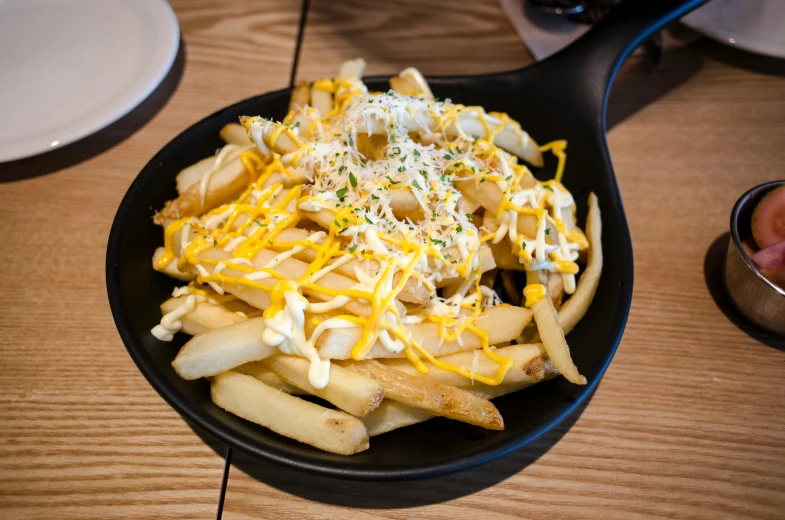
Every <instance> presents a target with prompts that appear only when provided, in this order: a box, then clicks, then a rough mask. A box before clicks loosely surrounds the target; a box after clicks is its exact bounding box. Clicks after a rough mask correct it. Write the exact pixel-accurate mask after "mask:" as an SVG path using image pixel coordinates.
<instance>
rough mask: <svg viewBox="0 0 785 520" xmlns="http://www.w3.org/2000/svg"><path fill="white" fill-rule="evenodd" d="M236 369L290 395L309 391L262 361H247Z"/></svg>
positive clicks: (303, 393)
mask: <svg viewBox="0 0 785 520" xmlns="http://www.w3.org/2000/svg"><path fill="white" fill-rule="evenodd" d="M234 371H235V372H239V373H241V374H245V375H247V376H251V377H255V378H256V379H258V380H259V381H261V382H262V383H264V384H266V385H267V386H270V387H272V388H275V389H276V390H280V391H281V392H286V393H287V394H289V395H305V394H307V393H308V392H305V391H303V390H300V389H299V388H297V387H296V386H294V385H290V384H289V383H287V382H286V381H284V380H283V379H281V376H279V375H278V374H276V373H275V372H273V371H272V370H270V369H269V368H267V366H265V365H264V363H263V362H261V361H251V362H250V363H245V364H244V365H240V366H239V367H235V369H234Z"/></svg>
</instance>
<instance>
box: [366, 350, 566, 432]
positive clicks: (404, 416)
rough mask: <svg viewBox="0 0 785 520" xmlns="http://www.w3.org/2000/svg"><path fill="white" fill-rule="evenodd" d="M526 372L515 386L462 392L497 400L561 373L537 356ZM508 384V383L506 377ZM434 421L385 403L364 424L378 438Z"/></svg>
mask: <svg viewBox="0 0 785 520" xmlns="http://www.w3.org/2000/svg"><path fill="white" fill-rule="evenodd" d="M538 350H539V349H538ZM436 370H438V369H436ZM526 372H527V374H528V377H525V378H521V379H520V380H518V381H515V382H503V383H502V384H500V385H498V386H488V385H485V384H482V383H474V384H473V385H471V386H465V387H462V388H463V389H464V390H466V391H467V392H469V393H471V394H473V395H475V396H477V397H481V398H483V399H494V398H496V397H501V396H503V395H507V394H510V393H513V392H517V391H519V390H523V389H524V388H527V387H529V386H531V385H533V384H535V383H539V382H541V381H546V380H548V379H552V378H554V377H556V376H557V375H558V373H559V372H558V371H557V370H556V367H555V366H553V363H552V362H551V361H550V359H549V358H548V357H547V356H545V355H542V354H536V355H535V356H534V357H532V358H531V359H530V360H529V361H528V362H527V364H526ZM426 377H427V376H426ZM505 381H507V378H506V377H505ZM431 417H434V416H433V415H431V414H430V413H428V412H427V411H426V410H423V409H422V408H417V407H415V406H409V405H406V404H403V403H399V402H397V401H391V400H390V399H385V400H384V401H382V404H380V405H379V407H378V408H377V409H376V410H374V411H373V412H371V413H369V414H368V415H366V416H365V417H363V418H362V421H363V423H364V424H365V427H366V429H367V430H368V435H369V436H370V437H375V436H376V435H381V434H382V433H387V432H389V431H392V430H397V429H398V428H403V427H404V426H411V425H413V424H418V423H421V422H424V421H427V420H428V419H430V418H431Z"/></svg>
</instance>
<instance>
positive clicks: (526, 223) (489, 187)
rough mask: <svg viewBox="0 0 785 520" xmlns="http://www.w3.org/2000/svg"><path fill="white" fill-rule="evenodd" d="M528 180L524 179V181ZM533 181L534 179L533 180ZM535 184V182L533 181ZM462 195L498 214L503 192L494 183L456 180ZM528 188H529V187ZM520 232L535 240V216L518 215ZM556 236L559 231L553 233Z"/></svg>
mask: <svg viewBox="0 0 785 520" xmlns="http://www.w3.org/2000/svg"><path fill="white" fill-rule="evenodd" d="M525 179H527V178H526V177H524V180H525ZM532 179H533V178H532ZM531 182H534V181H531ZM453 184H455V187H456V188H458V189H459V190H460V191H461V193H462V194H464V195H465V196H467V197H469V198H471V199H472V200H476V201H477V202H479V203H480V204H481V205H482V207H484V208H485V209H486V211H488V212H490V213H491V214H494V215H495V214H496V211H497V210H498V209H499V205H500V204H501V202H502V195H504V193H503V192H502V190H501V189H500V188H499V187H498V186H497V185H496V183H493V182H483V183H480V184H477V182H476V181H475V179H474V178H470V179H465V180H457V179H456V180H455V182H454V183H453ZM527 187H528V186H527ZM517 222H518V226H517V227H518V232H519V233H521V234H522V235H524V236H526V237H529V238H533V237H534V236H536V235H537V217H536V216H535V215H518V221H517ZM552 232H553V233H554V235H553V236H556V234H555V233H556V232H558V230H554V231H552Z"/></svg>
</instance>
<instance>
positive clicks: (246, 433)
mask: <svg viewBox="0 0 785 520" xmlns="http://www.w3.org/2000/svg"><path fill="white" fill-rule="evenodd" d="M701 3H702V1H701V0H638V1H636V2H631V3H627V4H622V5H621V6H619V8H617V9H616V10H614V12H612V13H611V14H609V15H608V16H607V17H606V18H604V19H603V20H602V21H601V22H600V23H599V24H598V25H597V26H596V27H595V28H594V29H593V30H592V31H590V32H589V33H588V34H586V35H585V36H584V37H583V38H581V40H579V41H578V42H576V44H574V45H571V46H569V47H568V48H566V49H565V50H563V51H561V52H560V53H559V54H557V55H556V56H554V57H553V58H550V59H548V60H545V61H543V62H541V63H538V64H536V65H533V66H530V67H527V68H524V69H520V70H516V71H511V72H506V73H501V74H491V75H486V76H476V77H451V78H432V79H431V80H430V85H431V88H432V90H433V92H434V94H435V95H437V96H439V97H442V98H444V97H449V98H451V99H454V100H456V101H458V102H460V103H466V104H472V105H475V104H476V105H481V106H484V107H485V108H486V109H488V110H496V111H506V112H508V113H509V114H510V116H512V117H514V118H516V119H518V120H519V121H521V122H522V123H523V127H524V128H526V129H527V130H528V131H530V133H531V134H532V135H533V136H534V137H536V138H537V139H538V140H541V142H548V141H550V140H554V139H561V138H566V139H567V140H568V141H569V143H570V144H569V153H570V161H571V162H570V164H576V165H580V168H579V170H580V175H572V174H570V173H569V172H570V171H571V170H570V169H568V170H567V171H568V173H567V175H566V177H565V184H566V186H567V187H568V189H570V191H571V192H572V193H573V194H574V195H575V198H576V200H577V201H578V202H579V206H578V218H579V221H581V222H582V221H583V220H584V219H585V216H586V211H587V205H586V200H587V197H588V194H589V192H592V191H593V192H595V193H596V194H597V196H598V197H599V200H600V208H601V210H602V212H603V216H604V218H603V252H604V256H605V266H604V270H603V275H602V278H601V280H600V284H599V287H598V289H597V294H596V297H595V299H594V302H593V303H592V305H591V306H590V307H589V310H588V312H587V314H586V316H585V317H584V319H583V321H581V323H579V324H578V326H577V327H576V328H575V330H574V331H573V332H572V333H571V334H570V335H569V341H570V342H571V346H572V347H573V348H572V355H573V359H574V361H575V363H576V365H578V366H579V367H580V369H581V372H582V373H583V374H584V375H585V376H586V377H587V378H588V380H589V383H588V384H587V385H585V386H577V385H573V384H571V383H569V382H568V381H566V380H565V379H564V378H557V379H553V380H550V381H548V382H546V383H541V384H538V385H535V386H534V387H531V388H529V389H527V390H525V391H523V392H518V393H514V394H509V395H506V396H504V397H502V398H499V399H496V400H495V401H494V402H495V404H496V405H497V407H498V408H499V410H500V411H501V412H502V414H503V415H504V417H505V422H506V429H505V430H504V431H486V430H483V431H477V429H476V428H474V427H471V426H467V425H464V424H458V423H454V422H450V421H447V420H443V419H433V420H430V421H427V422H425V423H422V424H418V425H416V426H411V427H407V428H403V429H401V430H396V431H393V432H390V433H387V434H384V435H381V436H379V437H374V439H373V442H372V443H371V448H370V449H369V450H367V451H364V452H361V453H358V454H356V455H352V456H349V457H344V456H340V455H334V454H331V453H326V452H322V451H320V450H317V449H316V448H312V447H310V446H307V445H304V444H300V443H298V442H297V441H294V440H291V439H287V438H284V437H281V436H280V435H277V434H275V433H273V432H271V431H269V430H266V429H264V428H262V427H260V426H256V425H254V424H252V423H250V422H248V421H245V420H243V419H241V418H239V417H237V416H234V415H232V414H230V413H228V412H225V411H224V410H222V409H220V408H219V407H217V406H215V405H214V404H213V403H212V402H211V400H210V391H209V384H208V383H207V382H206V381H185V380H183V379H181V378H180V377H179V376H178V375H177V374H176V373H175V372H174V370H173V369H172V366H171V362H172V359H173V358H174V356H175V354H176V352H177V348H178V347H179V346H180V345H182V344H183V339H184V338H183V337H178V338H175V342H174V343H173V344H170V345H162V344H161V343H160V342H159V341H158V340H156V339H155V338H154V337H153V336H152V335H151V334H150V329H151V328H152V327H153V326H154V325H156V324H157V323H158V322H159V320H160V317H161V316H160V312H159V310H158V305H159V304H160V302H161V301H163V300H164V299H166V298H167V297H168V296H169V295H170V294H171V291H172V288H173V285H174V282H173V281H172V280H170V279H169V278H167V277H165V276H164V275H162V274H160V273H157V272H155V271H153V269H152V268H151V266H150V256H151V254H152V252H153V251H154V250H155V248H156V247H158V246H159V245H160V242H161V235H162V233H161V229H160V228H157V227H155V226H154V225H153V223H152V220H151V219H150V216H151V213H152V211H153V208H160V207H162V206H163V204H164V202H165V201H166V200H168V199H171V198H173V197H174V196H175V194H176V192H175V182H174V179H175V176H176V174H177V172H178V171H179V170H180V169H182V168H184V167H185V166H188V165H189V164H192V163H194V162H196V161H197V160H199V159H201V158H203V157H204V156H206V155H209V154H210V153H212V151H213V150H215V149H216V147H217V146H219V145H220V138H219V136H218V132H219V130H220V129H221V128H222V126H223V125H224V124H226V123H228V122H231V121H236V120H237V118H238V116H240V115H247V114H264V115H265V116H267V117H271V118H275V119H279V120H280V119H282V118H283V117H284V116H285V114H286V110H287V102H288V100H289V97H290V94H291V89H284V90H280V91H277V92H272V93H270V94H266V95H263V96H258V97H255V98H251V99H248V100H245V101H242V102H240V103H237V104H235V105H232V106H230V107H227V108H225V109H223V110H221V111H219V112H216V113H215V114H213V115H211V116H209V117H207V118H205V119H204V120H202V121H200V122H199V123H197V124H195V125H193V126H192V127H190V128H189V129H187V130H186V131H184V132H183V133H182V134H180V135H179V136H177V137H176V138H175V139H174V140H172V141H171V142H170V143H168V144H167V145H166V146H165V147H164V148H163V149H162V150H161V151H160V152H159V153H158V154H156V155H155V157H153V159H152V160H151V161H150V162H149V163H148V164H147V165H146V166H145V167H144V169H143V170H142V171H141V173H140V174H139V176H138V177H137V178H136V180H135V181H134V183H133V184H132V185H131V187H130V188H129V190H128V192H127V194H126V195H125V197H124V199H123V201H122V203H121V204H120V208H119V209H118V212H117V216H116V217H115V221H114V224H113V225H112V231H111V234H110V237H109V244H108V247H107V257H106V267H107V288H108V293H109V302H110V304H111V308H112V314H113V316H114V319H115V322H116V324H117V328H118V330H119V332H120V336H121V337H122V339H123V341H124V343H125V345H126V347H127V348H128V352H129V353H130V354H131V357H132V358H133V359H134V361H135V362H136V364H137V366H138V367H139V369H140V371H141V372H142V373H143V374H144V376H145V377H146V378H147V380H148V381H149V382H150V384H151V385H152V386H153V387H154V388H155V389H156V390H157V391H158V392H159V393H160V394H161V396H162V397H164V399H166V401H167V402H168V403H169V404H171V405H172V407H174V408H175V409H176V410H177V411H178V412H179V413H180V414H182V415H183V416H184V417H185V418H186V419H187V420H188V421H190V422H191V423H193V424H195V425H196V426H197V427H198V428H200V429H202V430H205V431H206V432H208V433H209V434H210V435H211V436H213V437H215V438H216V439H218V440H219V441H220V442H223V443H225V444H227V445H228V446H230V447H232V448H236V449H239V450H241V451H244V452H247V453H250V454H252V455H254V456H256V457H258V458H260V459H262V460H264V461H267V462H276V463H280V464H285V465H287V466H290V467H293V468H296V469H300V470H303V471H309V472H313V473H319V474H322V475H327V476H332V477H338V478H346V479H355V480H376V481H381V480H406V479H416V478H425V477H434V476H438V475H444V474H447V473H453V472H457V471H461V470H465V469H468V468H471V467H473V466H476V465H478V464H483V463H487V462H489V461H491V460H494V459H495V458H498V457H501V456H503V455H505V454H507V453H510V452H511V451H513V450H516V449H518V448H521V447H523V446H525V445H527V444H529V443H531V442H533V441H535V440H536V439H538V438H539V437H540V436H542V435H543V434H544V433H545V432H547V431H549V430H551V429H553V428H554V427H556V426H557V425H558V424H559V423H560V422H562V421H563V420H564V419H565V418H567V417H568V416H569V415H570V414H572V413H574V412H575V411H576V410H577V409H579V408H580V406H581V405H582V404H583V403H584V402H586V400H587V399H588V398H589V396H590V395H591V394H592V392H593V391H594V389H595V388H596V387H597V385H598V383H599V381H600V379H601V378H602V375H603V374H604V373H605V370H606V369H607V368H608V365H609V364H610V361H611V359H612V358H613V355H614V353H615V352H616V348H617V347H618V345H619V342H620V341H621V336H622V333H623V331H624V327H625V324H626V322H627V315H628V314H629V310H630V302H631V299H632V280H633V259H632V243H631V240H630V234H629V229H628V227H627V220H626V218H625V215H624V209H623V207H622V202H621V197H620V194H619V189H618V186H617V184H616V178H615V176H614V173H613V166H612V165H611V160H610V156H609V154H608V146H607V142H606V138H605V106H606V101H607V97H608V93H609V90H610V85H611V83H612V81H613V78H614V77H615V75H616V73H617V71H618V70H619V67H620V66H621V63H622V62H623V61H624V59H625V58H626V57H627V56H629V55H630V53H631V52H632V50H633V49H634V48H635V47H637V46H638V45H639V44H640V43H641V41H643V40H644V39H645V38H646V37H647V36H649V35H650V34H651V33H653V32H654V31H657V30H659V29H660V28H661V27H662V26H664V25H665V24H667V23H669V22H671V21H673V20H675V19H677V18H679V17H680V16H682V15H684V14H685V13H687V12H688V11H690V10H691V9H693V8H695V7H697V6H698V5H700V4H701ZM387 79H388V78H369V79H367V81H366V83H367V85H368V87H369V89H371V90H385V89H386V88H387ZM522 93H525V94H526V95H525V96H524V95H521V94H522ZM532 100H536V102H532ZM551 166H552V165H551ZM568 168H569V167H568ZM576 171H577V170H576ZM539 174H540V175H552V170H548V171H543V172H539ZM129 237H133V240H131V239H130V238H129ZM181 336H182V335H181Z"/></svg>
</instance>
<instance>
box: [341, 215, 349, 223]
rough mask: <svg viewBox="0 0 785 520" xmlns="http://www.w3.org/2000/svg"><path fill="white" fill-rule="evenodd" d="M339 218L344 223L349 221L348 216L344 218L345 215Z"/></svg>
mask: <svg viewBox="0 0 785 520" xmlns="http://www.w3.org/2000/svg"><path fill="white" fill-rule="evenodd" d="M341 220H343V221H344V222H345V223H347V224H348V223H349V219H348V218H346V217H343V218H342V219H341Z"/></svg>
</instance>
